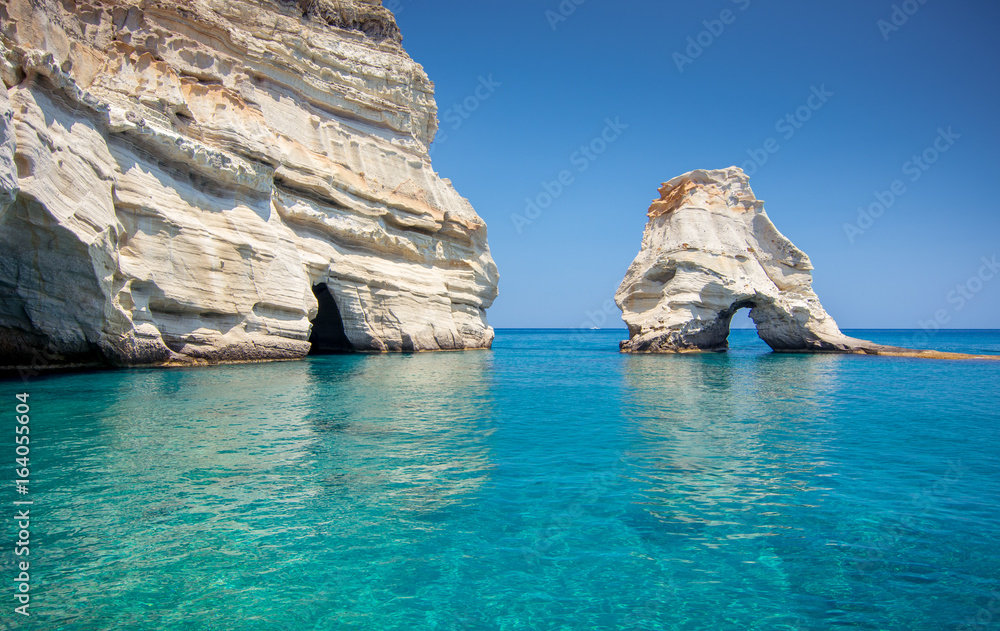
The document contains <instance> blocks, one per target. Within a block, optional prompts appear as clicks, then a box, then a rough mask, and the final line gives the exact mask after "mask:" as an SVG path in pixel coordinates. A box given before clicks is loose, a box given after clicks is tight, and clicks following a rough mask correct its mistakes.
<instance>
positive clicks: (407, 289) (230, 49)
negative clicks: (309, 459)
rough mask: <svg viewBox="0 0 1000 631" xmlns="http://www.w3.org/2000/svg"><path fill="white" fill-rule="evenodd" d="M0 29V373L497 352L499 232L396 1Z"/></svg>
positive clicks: (140, 1) (7, 20) (11, 9)
mask: <svg viewBox="0 0 1000 631" xmlns="http://www.w3.org/2000/svg"><path fill="white" fill-rule="evenodd" d="M0 21H2V33H0V43H2V50H0V65H2V67H0V74H2V78H3V81H4V84H5V87H6V88H7V89H6V90H5V91H3V94H0V365H7V366H11V365H14V364H18V363H22V364H23V363H25V362H27V361H28V360H29V358H37V357H44V358H45V359H44V361H43V362H38V361H33V362H32V363H34V364H38V363H45V364H68V363H101V362H103V363H111V364H116V365H155V364H164V363H201V362H228V361H253V360H267V359H291V358H301V357H303V356H305V355H306V354H307V353H309V352H310V351H311V350H313V351H317V350H319V351H323V350H327V351H333V350H346V349H353V350H362V351H405V350H437V349H471V348H488V347H489V346H490V345H491V343H492V340H493V330H492V329H491V328H490V326H489V325H488V323H487V320H486V309H487V308H488V307H489V306H490V305H491V304H492V302H493V300H494V298H495V297H496V295H497V278H498V277H497V269H496V266H495V265H494V263H493V260H492V258H491V256H490V250H489V247H488V245H487V241H486V225H485V224H484V222H483V221H482V219H480V218H479V216H477V214H476V213H475V211H474V210H473V208H472V206H471V205H470V204H469V202H468V201H467V200H465V199H464V198H462V197H461V196H460V195H459V194H458V193H457V192H456V191H455V189H454V188H453V187H452V185H451V182H449V181H448V180H446V179H442V178H440V177H439V176H438V175H437V173H435V172H434V170H433V169H432V167H431V162H430V158H429V157H428V147H429V145H430V144H431V142H432V141H433V139H434V135H435V132H436V130H437V108H436V105H435V102H434V90H433V84H432V83H431V82H430V81H429V80H428V78H427V76H426V74H425V73H424V71H423V68H422V67H421V66H420V65H419V64H417V63H415V62H414V61H413V60H411V59H410V58H409V57H408V56H407V54H406V52H405V51H404V50H403V48H402V46H401V44H400V42H401V37H400V33H399V29H398V28H397V26H396V23H395V20H394V18H393V16H392V14H391V13H390V12H389V11H388V10H387V9H385V8H383V7H382V6H381V3H380V2H379V0H337V1H335V0H259V1H249V0H126V1H124V2H110V1H103V0H8V1H7V2H5V3H3V4H2V5H0ZM312 321H315V322H316V323H317V324H316V326H311V322H312Z"/></svg>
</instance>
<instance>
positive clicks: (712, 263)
mask: <svg viewBox="0 0 1000 631" xmlns="http://www.w3.org/2000/svg"><path fill="white" fill-rule="evenodd" d="M659 192H660V198H659V199H657V200H655V201H654V202H653V204H652V205H651V206H650V208H649V212H648V217H649V221H648V223H647V224H646V231H645V234H644V235H643V240H642V249H641V251H640V252H639V255H638V256H637V257H636V259H635V261H633V263H632V265H631V267H630V268H629V270H628V273H627V274H626V276H625V279H624V280H623V281H622V284H621V286H620V287H619V289H618V292H617V294H616V296H615V301H616V302H617V303H618V306H619V307H620V308H621V310H622V313H623V318H624V320H625V322H626V324H627V325H628V328H629V340H628V341H625V342H622V350H623V351H627V352H631V353H656V352H675V353H676V352H696V351H722V350H725V349H726V348H728V342H727V338H728V336H729V325H730V321H731V320H732V317H733V315H734V314H735V313H736V311H738V310H739V309H742V308H749V309H750V310H751V311H750V318H751V319H752V320H753V321H754V323H755V324H756V326H757V332H758V334H759V335H760V337H761V338H762V339H763V340H764V341H765V342H767V344H768V345H769V346H770V347H771V348H772V349H774V350H775V351H782V352H840V353H867V354H876V355H905V356H920V357H942V358H947V357H953V358H960V357H962V356H960V355H957V354H948V353H936V352H933V351H917V350H911V349H905V348H896V347H889V346H882V345H878V344H874V343H872V342H868V341H865V340H859V339H855V338H851V337H848V336H846V335H844V334H843V333H841V331H840V329H839V328H838V327H837V323H836V322H835V321H834V320H833V318H831V317H830V315H829V314H828V313H827V312H826V310H825V309H824V308H823V305H821V304H820V301H819V298H818V297H817V296H816V293H815V292H814V291H813V289H812V270H813V266H812V263H811V262H810V261H809V257H808V256H806V254H805V253H804V252H803V251H802V250H800V249H798V248H797V247H795V245H794V244H793V243H792V242H791V241H789V240H788V239H787V238H786V237H785V236H784V235H782V234H781V233H780V232H778V230H777V228H775V227H774V224H773V223H771V220H770V219H769V218H768V216H767V213H765V212H764V203H763V202H762V201H760V200H758V199H757V198H756V196H755V195H754V193H753V191H752V190H751V189H750V181H749V178H748V177H747V176H746V174H745V173H743V171H742V170H741V169H739V168H736V167H732V168H729V169H724V170H718V171H700V170H699V171H692V172H690V173H686V174H684V175H681V176H679V177H676V178H674V179H672V180H670V181H669V182H667V183H666V184H664V185H663V186H662V187H661V188H660V191H659ZM994 359H995V358H994Z"/></svg>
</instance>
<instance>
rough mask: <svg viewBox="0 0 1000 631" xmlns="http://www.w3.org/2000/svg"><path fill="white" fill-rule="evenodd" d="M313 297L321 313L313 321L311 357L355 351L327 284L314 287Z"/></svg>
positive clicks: (310, 335)
mask: <svg viewBox="0 0 1000 631" xmlns="http://www.w3.org/2000/svg"><path fill="white" fill-rule="evenodd" d="M312 290H313V295H315V296H316V300H317V301H318V302H319V311H318V312H317V313H316V318H315V319H314V320H313V321H312V332H311V333H310V334H309V343H310V344H312V348H311V349H310V350H309V354H310V355H336V354H340V353H350V352H352V351H353V350H354V347H353V346H351V341H350V340H349V339H347V333H345V332H344V320H343V318H341V317H340V307H338V306H337V300H336V299H335V298H334V297H333V293H331V292H330V288H329V287H327V286H326V283H320V284H318V285H313V288H312Z"/></svg>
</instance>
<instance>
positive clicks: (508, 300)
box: [385, 0, 1000, 328]
mask: <svg viewBox="0 0 1000 631" xmlns="http://www.w3.org/2000/svg"><path fill="white" fill-rule="evenodd" d="M579 1H580V0H577V2H579ZM385 4H386V5H387V6H389V7H390V8H396V9H397V19H398V21H399V24H400V27H401V28H402V31H403V36H404V42H403V45H404V46H405V47H406V49H407V51H408V52H409V54H410V56H411V57H413V58H414V59H415V60H416V61H417V62H419V63H421V64H422V65H423V66H424V68H425V69H426V71H427V73H428V75H429V76H430V78H431V79H432V80H433V81H434V82H435V84H436V86H437V101H438V106H439V109H440V118H441V121H442V122H441V130H440V131H439V135H438V139H439V140H438V142H436V143H435V146H434V147H433V154H432V155H433V159H434V166H435V169H436V170H437V171H438V172H439V173H440V174H441V175H442V176H443V177H447V178H450V179H451V180H452V181H453V182H454V184H455V186H456V188H457V189H458V191H459V192H460V193H461V194H462V195H464V196H465V197H467V198H469V200H470V201H471V202H472V204H473V206H475V208H476V210H477V211H478V212H479V214H480V215H482V217H483V218H484V219H486V221H487V223H488V224H489V236H490V245H491V247H492V250H493V255H494V258H495V259H496V261H497V264H498V266H499V268H500V274H501V282H500V298H499V299H498V300H497V302H496V304H495V306H494V307H493V308H492V309H491V310H490V312H489V316H490V321H491V323H492V324H493V325H494V326H496V327H577V326H580V325H581V324H583V323H585V322H587V321H588V319H589V318H588V314H591V315H592V316H594V320H600V319H601V318H600V317H599V316H598V315H597V314H599V313H600V312H602V310H603V308H604V306H605V304H606V303H607V301H608V300H609V299H610V298H611V297H612V296H613V295H614V292H615V289H616V288H617V286H618V283H619V282H620V280H621V278H622V277H623V275H624V273H625V270H626V269H627V267H628V265H629V263H630V262H631V261H632V259H633V258H634V256H635V254H636V253H637V251H638V249H639V245H640V240H641V237H642V230H643V226H644V225H645V212H646V209H647V208H648V206H649V202H650V201H651V200H652V199H653V198H654V196H655V195H656V189H657V187H658V186H659V184H660V183H661V182H663V181H666V180H668V179H670V178H672V177H674V176H676V175H679V174H681V173H684V172H687V171H690V170H692V169H696V168H724V167H727V166H730V165H734V164H736V165H742V164H743V163H745V162H747V161H748V160H750V159H751V157H750V155H748V151H755V152H756V155H757V156H758V157H760V156H761V153H760V150H761V149H762V148H763V147H764V146H765V144H766V143H767V141H768V140H769V139H773V140H774V142H773V143H771V144H770V145H769V146H770V147H771V148H772V149H773V148H774V147H775V145H777V147H778V149H777V151H776V152H774V153H772V154H769V156H768V159H767V161H766V163H764V164H763V165H762V166H759V167H758V168H756V172H755V173H754V174H753V176H752V177H751V184H752V185H753V188H754V191H755V192H756V193H757V196H758V197H759V198H761V199H763V200H765V201H766V209H767V211H768V214H769V215H770V216H771V218H772V219H773V220H774V222H775V224H776V225H777V226H778V228H779V229H780V230H781V231H782V232H784V233H785V234H786V235H787V236H788V237H789V238H790V239H791V240H792V241H793V242H794V243H795V244H796V245H798V246H799V247H800V248H802V249H803V250H805V251H806V252H807V253H808V254H809V255H810V257H811V258H812V260H813V263H814V265H815V266H816V272H815V273H814V277H815V288H816V291H817V292H818V293H819V296H820V298H821V299H822V300H823V303H824V305H825V306H826V308H827V310H828V311H829V312H830V313H831V314H832V315H833V316H834V317H835V318H836V319H837V320H838V322H839V323H840V325H841V326H842V327H843V328H916V327H917V325H918V323H919V322H921V321H927V320H930V319H932V318H934V317H935V315H936V314H938V313H939V312H941V313H943V314H944V316H946V319H947V320H946V321H947V326H948V327H949V328H1000V316H998V315H997V314H998V313H1000V273H998V274H997V277H996V278H995V279H992V280H988V281H985V282H982V281H976V280H971V281H970V279H973V277H975V276H976V275H977V274H978V273H979V272H980V269H981V268H982V266H983V263H982V262H981V259H982V258H983V257H986V258H987V259H991V258H992V257H994V256H995V255H996V256H998V257H1000V212H998V211H1000V195H998V190H997V189H998V186H997V184H998V181H1000V63H998V62H1000V38H998V37H997V32H998V30H1000V5H998V4H997V3H995V2H992V1H973V0H951V1H949V2H945V1H944V0H925V3H924V4H922V5H921V4H920V3H919V0H909V2H908V3H901V2H899V0H897V1H896V4H897V6H899V5H902V4H907V6H906V7H905V8H907V9H909V10H910V11H911V12H913V10H914V9H915V8H916V11H915V12H913V13H912V15H905V18H906V19H905V23H904V20H903V17H904V16H903V15H896V16H895V18H896V20H895V22H896V24H899V25H900V26H898V29H895V30H890V29H889V28H888V27H887V26H886V25H887V24H888V25H892V24H893V22H892V18H893V15H892V14H893V2H892V1H891V0H886V1H884V2H883V1H872V0H843V1H841V2H801V1H792V0H783V1H778V2H774V1H772V2H767V3H765V2H763V0H712V1H706V2H697V3H693V2H692V3H681V2H653V1H636V2H628V3H617V2H615V3H611V2H601V1H599V0H585V1H583V2H582V4H580V5H575V4H573V3H572V0H569V1H568V2H566V3H563V5H564V6H569V5H571V4H572V6H575V11H574V12H573V13H572V14H570V15H568V17H567V18H566V19H565V21H557V22H556V21H554V18H553V15H557V14H558V11H559V6H560V2H559V0H542V1H539V0H532V1H526V0H507V1H505V2H481V1H478V2H466V1H463V2H459V1H457V0H455V1H452V2H443V1H437V2H436V1H432V0H385ZM726 10H729V11H731V13H725V14H724V13H723V11H726ZM546 11H553V12H555V13H550V14H549V15H548V16H547V15H546ZM720 17H724V18H725V19H726V21H729V22H730V24H721V20H720ZM706 20H707V21H709V23H710V26H711V27H712V28H713V30H715V31H716V32H718V33H719V35H717V36H716V35H712V34H710V33H708V32H705V33H702V32H703V31H707V27H706V25H705V24H704V22H705V21H706ZM716 20H719V22H720V23H714V22H713V21H716ZM879 20H885V23H884V24H883V25H882V26H881V27H880V25H879ZM553 24H554V25H555V26H554V28H553ZM720 26H721V27H722V28H721V29H720V28H719V27H720ZM699 34H700V35H701V36H700V40H701V42H702V43H708V46H706V47H704V48H703V50H701V51H700V54H698V53H699V51H698V49H697V48H691V49H690V50H686V49H688V48H689V40H688V38H689V37H691V38H694V39H696V40H697V39H698V38H699ZM675 53H679V54H680V55H684V56H685V57H686V58H687V60H690V63H687V61H686V60H685V59H682V58H679V57H677V56H675ZM688 53H691V54H690V55H688ZM695 54H697V57H695ZM678 62H680V64H681V65H683V71H681V70H679V69H678ZM491 77H492V80H493V82H498V83H499V84H500V85H499V86H496V85H493V86H492V87H491V88H487V87H486V83H484V82H483V81H482V79H486V80H489V79H490V78H491ZM487 83H488V81H487ZM480 86H482V87H481V88H480V89H479V90H478V94H479V96H476V95H477V88H478V87H480ZM814 87H815V88H817V89H820V90H825V91H826V92H827V93H832V96H829V97H828V98H827V100H826V102H825V103H822V104H820V99H819V98H814V99H813V100H812V105H813V106H819V108H818V109H816V110H815V111H813V110H808V111H807V110H799V113H800V114H801V115H802V118H808V120H807V121H805V122H800V121H796V124H795V126H794V127H793V126H792V125H791V124H790V123H786V124H784V125H782V126H780V127H778V126H777V122H778V121H779V120H780V119H782V118H784V117H785V116H786V115H788V114H792V115H793V117H794V116H795V113H796V111H797V110H798V109H799V108H800V107H803V106H805V107H808V105H809V97H810V94H811V91H812V89H813V88H814ZM481 97H485V98H481ZM463 102H465V103H466V104H468V105H470V106H474V107H473V108H472V109H475V111H473V112H467V111H461V112H460V111H458V110H456V109H454V106H455V105H456V104H462V103H463ZM608 119H610V120H611V121H614V120H616V119H618V120H620V122H621V123H622V124H625V125H627V126H628V127H627V129H625V130H622V131H620V132H613V131H608V133H607V137H608V138H613V139H614V140H613V141H612V142H610V143H609V144H607V147H606V150H605V151H604V152H603V153H602V154H600V155H596V154H591V155H592V157H587V156H584V155H583V154H577V155H574V152H577V151H578V150H579V148H580V147H581V145H589V144H590V143H591V141H593V140H595V139H596V138H598V137H600V135H601V134H602V132H604V131H605V126H606V122H605V121H606V120H608ZM939 129H944V130H946V131H947V130H949V129H950V130H951V131H952V132H953V133H954V134H958V135H960V136H961V137H960V138H958V139H955V138H952V139H951V140H947V141H945V140H938V141H937V142H938V145H939V147H940V148H946V151H944V152H943V153H940V154H939V155H938V156H937V161H936V162H935V163H934V164H932V165H926V164H925V165H924V166H923V167H921V166H917V165H914V164H909V165H907V163H908V162H909V161H910V160H911V158H912V157H913V156H915V155H919V154H922V153H923V152H924V151H925V150H926V149H929V148H931V147H933V146H934V143H935V141H936V140H937V138H938V133H939V132H938V130H939ZM616 133H617V134H618V137H617V138H615V135H616ZM445 136H447V138H446V139H444V140H442V139H443V138H444V137H445ZM595 146H596V148H598V149H599V148H601V143H600V142H598V143H596V145H595ZM929 155H930V157H934V152H931V153H930V154H929ZM584 166H586V167H587V168H586V170H585V171H581V169H582V168H583V167H584ZM563 170H568V171H570V172H571V173H572V182H571V183H570V184H569V185H568V186H565V187H564V190H563V191H562V192H561V194H559V195H557V196H555V199H554V201H553V202H552V203H551V205H550V206H548V208H546V209H544V210H542V211H541V214H540V215H538V216H537V217H536V218H535V219H534V220H533V221H532V222H531V223H530V224H529V225H520V232H519V231H518V227H519V226H517V225H515V222H514V221H513V220H512V218H511V217H512V215H514V214H515V213H516V214H520V215H521V216H523V217H525V218H528V217H527V216H526V215H525V208H526V202H525V199H526V198H537V197H538V196H539V195H540V194H541V193H543V192H545V188H544V187H543V182H551V181H554V180H557V179H558V176H559V174H560V172H561V171H563ZM917 173H919V179H917ZM914 180H915V181H914ZM897 181H898V184H902V185H903V186H905V190H906V192H905V193H903V194H902V195H900V196H899V197H898V199H896V200H895V201H894V202H893V203H892V205H891V206H890V207H889V208H888V209H887V210H886V211H885V213H884V214H883V215H882V216H881V217H879V218H878V219H875V220H874V222H873V223H872V224H871V225H870V226H868V225H867V224H862V227H867V230H866V231H865V232H864V233H863V234H858V233H856V232H852V235H853V237H854V242H853V243H851V241H850V240H849V239H848V236H847V234H845V228H844V225H845V224H855V225H858V224H857V222H858V210H857V209H858V208H859V207H861V206H865V207H868V206H870V205H871V204H873V203H876V201H877V198H876V196H875V193H876V191H889V190H891V188H892V185H893V183H894V182H897ZM898 184H897V187H898ZM550 188H551V189H552V190H556V187H555V186H550ZM897 190H899V189H898V188H897ZM884 199H887V198H884ZM542 201H546V200H545V198H544V196H543V197H542ZM876 210H877V209H876ZM991 274H992V272H990V271H988V270H987V271H986V272H984V276H990V275H991ZM959 285H962V286H964V287H965V293H966V296H967V297H960V294H957V293H952V292H953V291H955V290H956V287H957V286H959ZM607 315H608V318H607V323H606V324H605V325H604V326H611V327H617V326H622V325H621V320H620V315H619V313H618V312H617V310H615V311H614V312H609V313H608V314H607ZM734 325H735V323H734Z"/></svg>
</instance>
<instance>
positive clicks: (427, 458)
mask: <svg viewBox="0 0 1000 631" xmlns="http://www.w3.org/2000/svg"><path fill="white" fill-rule="evenodd" d="M491 361H492V358H491V356H490V355H489V354H488V353H447V354H416V355H400V356H394V355H388V356H379V355H370V356H334V357H325V358H322V359H316V360H313V361H311V362H310V363H309V387H308V389H309V393H310V394H309V401H308V402H306V403H304V404H303V405H304V407H305V408H306V409H309V410H311V412H310V414H309V416H308V421H309V424H310V426H311V427H312V428H313V431H315V432H316V435H317V441H316V442H315V443H314V444H313V445H312V451H313V457H314V458H315V464H316V467H317V470H316V471H315V472H314V473H315V475H316V476H317V479H318V480H320V481H321V483H322V486H323V487H324V492H326V493H335V494H337V495H339V496H340V497H341V500H342V501H348V502H351V503H353V502H357V503H358V506H357V508H358V509H359V510H372V511H380V512H381V511H386V510H389V511H391V512H395V513H405V514H410V515H413V516H414V517H417V518H419V516H420V515H421V514H424V515H425V516H426V517H428V518H433V517H432V516H430V515H429V514H430V513H432V512H434V511H437V510H444V509H446V508H447V507H448V506H450V505H452V504H455V503H458V504H461V503H462V502H463V501H465V500H467V499H469V498H470V497H471V496H473V495H474V494H475V493H476V492H477V491H478V490H479V488H480V487H481V486H482V485H483V483H484V482H485V481H486V480H487V479H488V477H489V472H490V470H491V469H492V463H491V459H490V453H489V448H488V446H487V444H486V439H487V438H488V436H489V435H490V433H491V431H490V430H491V427H490V425H491V423H492V421H491V419H492V411H491V408H492V397H491V394H490V392H489V383H488V378H489V376H488V373H487V369H488V367H489V363H490V362H491ZM316 410H322V412H316Z"/></svg>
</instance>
